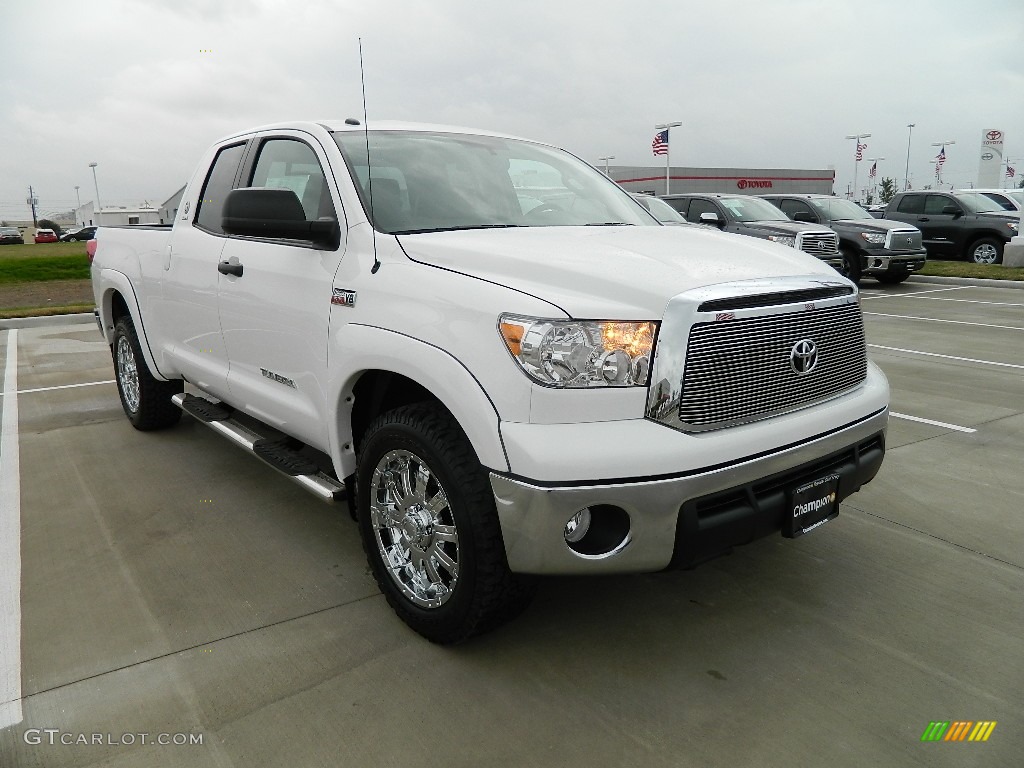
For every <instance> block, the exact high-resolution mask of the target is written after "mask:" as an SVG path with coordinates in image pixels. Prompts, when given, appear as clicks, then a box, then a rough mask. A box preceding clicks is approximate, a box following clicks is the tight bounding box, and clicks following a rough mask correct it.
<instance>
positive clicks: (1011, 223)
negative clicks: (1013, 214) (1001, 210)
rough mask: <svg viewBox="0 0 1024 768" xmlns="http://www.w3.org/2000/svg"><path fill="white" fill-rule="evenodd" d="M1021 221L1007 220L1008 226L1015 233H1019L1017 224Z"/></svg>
mask: <svg viewBox="0 0 1024 768" xmlns="http://www.w3.org/2000/svg"><path fill="white" fill-rule="evenodd" d="M1019 223H1020V222H1018V221H1008V222H1006V226H1008V227H1009V228H1010V229H1011V230H1012V231H1013V233H1014V234H1017V228H1018V227H1017V225H1018V224H1019Z"/></svg>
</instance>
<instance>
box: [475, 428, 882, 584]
mask: <svg viewBox="0 0 1024 768" xmlns="http://www.w3.org/2000/svg"><path fill="white" fill-rule="evenodd" d="M888 417H889V412H888V408H886V409H883V410H881V411H879V412H877V413H875V414H873V415H871V416H869V417H867V418H864V419H862V420H860V421H857V422H854V423H852V424H848V425H846V426H845V427H842V428H840V429H838V430H835V431H833V432H830V433H828V434H825V435H822V436H819V437H817V438H814V439H811V440H808V441H806V442H803V443H801V444H800V445H797V446H795V447H791V448H788V449H785V450H781V451H778V452H775V453H771V454H767V455H761V456H758V457H756V458H751V459H745V460H744V459H741V460H739V461H737V462H735V463H731V464H729V465H727V466H718V467H714V468H711V469H708V470H707V471H701V470H697V471H695V472H692V473H688V474H686V475H684V476H679V477H670V478H665V479H657V480H650V481H631V482H629V481H627V482H614V481H612V482H608V483H593V484H576V485H565V486H551V485H548V484H540V483H531V482H530V481H529V480H525V479H521V478H513V477H507V476H504V475H500V474H497V473H494V472H492V473H491V475H490V480H491V487H492V489H493V492H494V498H495V503H496V505H497V509H498V517H499V520H500V521H501V528H502V535H503V536H504V540H505V552H506V555H507V557H508V563H509V567H510V568H511V569H512V570H513V571H514V572H517V573H533V574H603V573H640V572H649V571H659V570H662V569H664V568H667V567H668V566H669V565H670V564H673V560H674V558H675V560H676V563H677V564H679V558H678V557H675V556H676V554H677V552H676V550H677V535H678V536H679V537H685V536H689V535H690V534H689V533H686V532H685V530H684V529H685V526H684V527H680V525H679V518H680V513H681V510H682V509H683V506H684V504H686V503H687V502H690V501H692V500H694V499H698V498H701V497H707V496H710V495H714V494H716V493H719V492H722V491H727V490H729V489H738V488H740V487H742V486H745V485H749V484H752V483H757V482H758V481H761V480H763V479H767V478H772V477H774V476H778V475H782V474H783V473H787V472H789V471H795V472H797V473H800V472H802V471H803V468H806V469H807V472H818V471H819V469H817V466H818V463H820V461H821V460H822V459H824V458H826V457H830V456H833V455H837V454H839V453H841V452H843V451H855V450H856V447H857V446H858V445H860V444H862V443H864V442H865V441H868V440H871V439H872V438H874V437H880V436H884V433H885V429H886V425H887V423H888ZM883 450H884V446H883ZM879 463H880V459H879ZM869 469H870V471H868V470H865V472H864V473H862V474H861V475H858V476H856V477H853V478H851V479H850V480H848V482H847V487H846V488H845V489H843V490H842V491H841V497H845V496H847V495H849V493H852V492H854V491H856V490H857V489H858V488H859V487H860V485H861V484H863V483H865V482H868V481H869V480H870V479H871V478H872V477H873V476H874V473H875V472H877V469H878V467H877V464H876V465H873V467H871V468H869ZM598 505H612V506H616V507H619V508H621V509H622V510H625V512H626V513H627V514H628V515H629V533H628V535H627V536H626V538H625V540H624V541H623V542H622V543H621V544H620V545H619V546H618V547H616V548H614V549H613V550H612V551H611V552H609V553H608V554H603V555H581V554H579V553H577V552H576V551H574V550H573V549H571V548H570V547H569V545H568V544H567V542H566V540H565V535H564V534H565V525H566V522H567V521H568V520H569V519H570V518H571V517H572V516H573V515H575V514H576V513H577V512H578V511H579V510H581V509H583V508H584V507H594V506H598ZM758 514H759V517H758V519H756V520H754V519H751V520H750V521H749V526H748V525H746V522H744V521H741V523H742V525H741V527H743V529H744V531H745V530H746V528H747V527H749V528H750V530H751V531H754V533H753V534H752V535H750V536H746V533H744V534H743V535H744V536H745V540H744V541H735V542H734V543H736V544H739V543H746V541H748V540H751V539H753V538H756V537H757V536H759V535H763V533H765V532H771V530H775V531H778V530H780V528H781V512H780V513H779V514H778V515H776V514H775V513H774V511H770V512H769V513H767V514H761V513H758ZM776 518H777V519H776ZM766 519H767V520H768V522H767V530H766V529H765V520H766ZM694 535H695V536H698V537H699V536H700V535H701V534H700V532H699V531H698V532H697V533H696V534H694ZM717 538H718V539H719V540H720V539H721V536H718V537H717ZM678 543H679V544H680V545H681V547H682V548H684V549H688V550H689V549H694V548H693V547H692V546H691V542H683V541H682V540H680V542H678ZM728 546H731V545H729V544H728V543H727V546H726V548H728ZM697 550H700V548H699V547H697V548H696V550H695V551H697Z"/></svg>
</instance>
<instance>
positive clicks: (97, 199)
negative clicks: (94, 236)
mask: <svg viewBox="0 0 1024 768" xmlns="http://www.w3.org/2000/svg"><path fill="white" fill-rule="evenodd" d="M97 165H99V163H89V167H90V168H92V184H93V187H95V189H96V223H97V224H99V223H100V208H102V206H101V205H100V185H99V182H98V181H96V166H97Z"/></svg>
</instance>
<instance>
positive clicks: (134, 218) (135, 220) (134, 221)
mask: <svg viewBox="0 0 1024 768" xmlns="http://www.w3.org/2000/svg"><path fill="white" fill-rule="evenodd" d="M128 223H129V224H138V223H139V217H138V216H129V217H128Z"/></svg>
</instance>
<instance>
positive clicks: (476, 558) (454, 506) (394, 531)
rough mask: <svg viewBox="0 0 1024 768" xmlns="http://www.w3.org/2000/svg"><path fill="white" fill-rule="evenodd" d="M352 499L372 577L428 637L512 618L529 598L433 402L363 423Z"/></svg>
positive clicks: (456, 432)
mask: <svg viewBox="0 0 1024 768" xmlns="http://www.w3.org/2000/svg"><path fill="white" fill-rule="evenodd" d="M356 503H357V508H358V516H359V531H360V534H361V537H362V541H363V549H364V550H365V552H366V557H367V560H368V561H369V563H370V568H371V570H372V571H373V575H374V578H375V579H376V581H377V585H378V586H379V587H380V590H381V592H383V593H384V597H385V598H386V599H387V601H388V603H389V604H390V605H391V607H392V609H394V611H395V613H397V614H398V616H399V618H401V619H402V621H404V622H405V623H406V624H408V625H409V627H411V628H412V629H413V630H415V631H416V632H418V633H419V634H421V635H423V637H425V638H427V639H428V640H431V641H432V642H435V643H442V644H448V643H459V642H462V641H464V640H467V639H469V638H470V637H473V636H474V635H477V634H480V633H482V632H486V631H487V630H490V629H493V628H494V627H497V626H499V625H500V624H503V623H504V622H506V621H508V620H509V619H511V618H513V617H514V616H515V615H517V614H518V613H520V612H521V611H522V610H523V608H525V607H526V605H527V603H528V602H529V600H530V598H531V597H532V596H533V588H532V587H533V585H532V581H531V580H527V579H524V578H523V577H519V576H515V575H513V574H512V573H511V572H510V571H509V567H508V561H507V559H506V557H505V544H504V540H503V539H502V536H501V526H500V524H499V522H498V513H497V510H496V509H495V505H494V494H493V492H492V490H491V486H490V483H489V482H488V481H487V476H486V474H485V471H484V469H483V467H481V465H480V461H479V459H478V458H477V456H476V452H475V451H474V450H473V447H472V445H470V443H469V440H468V438H467V437H466V435H465V433H464V432H463V431H462V429H461V428H460V427H459V425H458V423H457V422H456V421H455V419H454V417H453V416H452V415H451V414H450V413H448V411H446V410H445V409H444V408H442V407H440V406H439V405H436V404H432V403H416V404H413V405H407V406H403V407H401V408H396V409H395V410H393V411H389V412H387V413H384V414H382V415H381V416H379V417H377V418H376V419H375V420H374V421H373V422H372V423H371V424H370V426H369V427H368V428H367V430H366V437H365V438H364V439H363V441H362V444H361V446H360V448H359V459H358V463H357V468H356Z"/></svg>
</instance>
